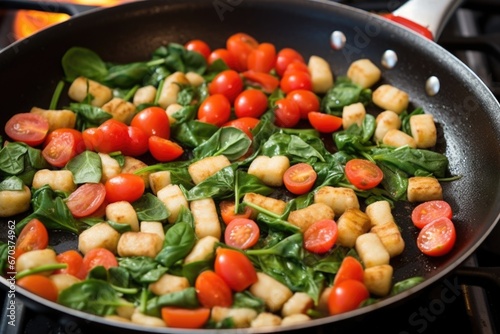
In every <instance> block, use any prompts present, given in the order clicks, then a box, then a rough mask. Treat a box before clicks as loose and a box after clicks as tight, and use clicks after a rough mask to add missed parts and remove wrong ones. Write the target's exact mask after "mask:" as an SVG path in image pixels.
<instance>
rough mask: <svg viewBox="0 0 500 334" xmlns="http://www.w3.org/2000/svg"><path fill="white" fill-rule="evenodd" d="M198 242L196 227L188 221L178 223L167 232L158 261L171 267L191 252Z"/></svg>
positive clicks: (157, 257)
mask: <svg viewBox="0 0 500 334" xmlns="http://www.w3.org/2000/svg"><path fill="white" fill-rule="evenodd" d="M195 244H196V235H195V233H194V229H193V228H192V226H191V225H190V224H188V223H176V224H174V226H172V227H171V228H169V229H168V230H167V233H165V241H164V242H163V248H162V250H161V251H160V253H158V255H157V256H156V261H157V262H159V263H160V264H162V265H163V266H165V267H167V268H168V267H171V266H172V265H173V264H174V263H176V262H177V261H179V260H182V259H183V258H185V257H186V255H188V254H189V252H191V249H193V247H194V245H195Z"/></svg>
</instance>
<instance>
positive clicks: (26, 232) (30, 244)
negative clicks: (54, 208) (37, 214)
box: [14, 218, 49, 259]
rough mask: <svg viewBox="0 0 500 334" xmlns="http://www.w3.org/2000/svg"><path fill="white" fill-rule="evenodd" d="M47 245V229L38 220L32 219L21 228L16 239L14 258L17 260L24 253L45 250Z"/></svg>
mask: <svg viewBox="0 0 500 334" xmlns="http://www.w3.org/2000/svg"><path fill="white" fill-rule="evenodd" d="M48 245H49V232H48V231H47V228H46V227H45V225H44V224H43V223H42V222H41V221H40V220H38V219H36V218H33V219H31V220H30V221H29V222H28V224H26V225H25V226H24V227H23V229H22V230H21V233H19V236H18V237H17V240H16V247H15V253H14V257H15V258H16V259H17V258H18V257H19V256H21V255H22V254H24V253H26V252H29V251H32V250H40V249H45V248H47V246H48Z"/></svg>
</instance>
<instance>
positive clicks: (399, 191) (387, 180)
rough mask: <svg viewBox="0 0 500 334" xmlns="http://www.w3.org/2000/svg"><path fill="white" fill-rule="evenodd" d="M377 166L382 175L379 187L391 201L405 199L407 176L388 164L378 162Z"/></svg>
mask: <svg viewBox="0 0 500 334" xmlns="http://www.w3.org/2000/svg"><path fill="white" fill-rule="evenodd" d="M377 165H378V166H379V167H380V169H381V170H382V172H383V173H384V178H383V179H382V182H381V185H382V187H383V188H384V189H385V190H386V191H387V192H388V194H389V195H390V197H391V198H392V199H393V200H396V201H399V200H404V199H406V191H407V189H408V175H407V174H406V173H405V172H403V171H402V170H401V169H399V168H397V167H396V166H393V165H391V164H388V163H384V162H381V161H380V162H378V163H377Z"/></svg>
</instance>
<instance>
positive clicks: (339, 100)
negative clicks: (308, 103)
mask: <svg viewBox="0 0 500 334" xmlns="http://www.w3.org/2000/svg"><path fill="white" fill-rule="evenodd" d="M371 96H372V91H371V89H369V88H362V87H361V86H359V85H357V84H355V83H353V82H352V81H350V80H349V79H347V78H342V77H340V78H338V79H337V82H336V83H335V86H334V87H333V88H331V89H330V90H328V92H326V94H325V96H324V97H323V98H322V100H321V110H325V111H326V112H327V113H329V114H334V115H337V116H341V115H342V109H343V108H344V107H345V106H348V105H350V104H353V103H357V102H361V103H363V104H364V105H368V103H370V101H371Z"/></svg>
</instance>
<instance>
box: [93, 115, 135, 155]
mask: <svg viewBox="0 0 500 334" xmlns="http://www.w3.org/2000/svg"><path fill="white" fill-rule="evenodd" d="M94 136H95V138H94V140H93V143H94V145H95V146H94V149H95V150H96V151H97V152H101V153H111V152H117V151H121V150H122V149H123V147H124V146H125V145H127V144H128V138H129V137H128V126H127V125H126V124H125V123H122V122H120V121H117V120H116V119H113V118H112V119H108V120H107V121H105V122H104V123H102V124H101V125H99V131H95V133H94Z"/></svg>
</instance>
